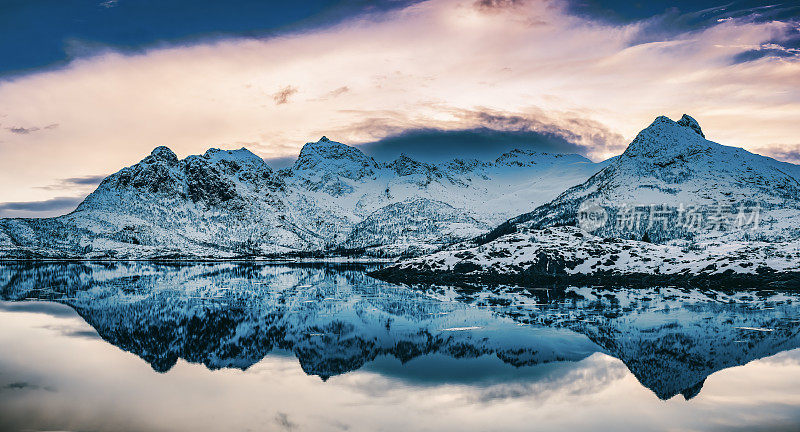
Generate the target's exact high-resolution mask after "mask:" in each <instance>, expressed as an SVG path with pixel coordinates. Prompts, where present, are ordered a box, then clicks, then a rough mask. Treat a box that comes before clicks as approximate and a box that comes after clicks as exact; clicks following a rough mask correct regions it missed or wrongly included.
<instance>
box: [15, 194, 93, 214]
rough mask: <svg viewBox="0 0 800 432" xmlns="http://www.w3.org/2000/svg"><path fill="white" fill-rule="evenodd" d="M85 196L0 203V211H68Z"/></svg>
mask: <svg viewBox="0 0 800 432" xmlns="http://www.w3.org/2000/svg"><path fill="white" fill-rule="evenodd" d="M81 201H83V197H56V198H51V199H48V200H44V201H21V202H5V203H0V213H2V212H6V211H28V212H55V211H59V212H60V211H64V212H68V211H71V210H74V209H75V207H77V206H78V204H80V203H81Z"/></svg>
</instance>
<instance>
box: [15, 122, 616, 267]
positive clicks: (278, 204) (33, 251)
mask: <svg viewBox="0 0 800 432" xmlns="http://www.w3.org/2000/svg"><path fill="white" fill-rule="evenodd" d="M512 162H513V163H512ZM603 166H604V165H603V164H595V163H592V162H591V161H589V160H588V159H585V158H583V157H581V156H577V155H567V156H565V155H552V154H545V153H534V152H522V151H515V152H511V153H509V154H507V155H503V156H501V157H500V158H498V161H497V162H478V161H462V160H453V161H451V162H448V163H445V164H441V165H432V164H425V163H421V162H418V161H415V160H414V159H412V158H411V157H409V156H407V155H402V156H401V157H399V158H397V159H396V160H394V161H392V162H387V163H381V162H377V161H375V160H374V159H372V158H371V157H368V156H366V155H365V154H364V153H362V152H361V151H360V150H359V149H357V148H354V147H350V146H347V145H344V144H341V143H338V142H335V141H331V140H329V139H327V138H325V137H323V138H322V139H320V140H319V141H318V142H315V143H308V144H306V145H305V146H304V147H303V149H302V151H301V152H300V155H299V156H298V158H297V161H296V162H295V163H294V165H293V166H292V167H290V168H287V169H284V170H281V171H280V172H274V171H273V170H271V169H270V168H269V167H268V166H267V164H266V163H265V162H264V161H263V160H262V159H261V158H259V157H258V156H256V155H254V154H253V153H251V152H249V151H248V150H246V149H240V150H219V149H210V150H208V151H207V152H206V153H205V154H203V155H194V156H189V157H187V158H185V159H183V160H179V159H178V157H177V156H176V155H175V154H174V153H173V152H172V151H171V150H170V149H168V148H167V147H158V148H156V149H155V150H153V152H152V153H151V154H150V155H149V156H147V157H145V158H144V159H143V160H142V161H141V162H139V163H138V164H136V165H133V166H131V167H127V168H124V169H122V170H120V171H119V172H117V173H115V174H112V175H111V176H109V177H108V178H106V179H105V180H104V181H103V182H102V183H101V184H100V186H99V187H98V188H97V190H95V191H94V192H93V193H92V194H91V195H89V196H88V197H87V198H86V200H85V201H84V202H83V203H82V204H81V205H80V206H79V207H78V208H77V209H76V210H75V211H74V212H72V213H70V214H69V215H65V216H61V217H58V218H51V219H3V220H0V258H12V259H13V258H37V257H39V258H40V257H52V258H117V259H148V258H234V257H251V256H269V255H281V254H292V253H304V252H315V251H322V252H323V253H326V252H330V251H337V250H342V249H353V250H354V252H349V253H359V254H362V255H372V256H399V255H409V254H415V253H423V252H429V251H432V250H436V249H438V248H440V247H441V246H443V245H446V244H449V243H452V242H457V241H461V240H465V239H468V238H471V237H474V236H476V235H478V234H480V233H482V232H485V231H486V230H488V229H489V228H490V227H491V226H494V225H496V224H498V223H500V222H502V221H503V220H506V219H507V218H509V217H511V216H513V215H515V214H519V213H521V212H522V211H525V210H526V209H528V208H530V207H531V206H535V205H538V204H541V203H543V202H545V201H547V200H549V199H552V198H553V197H555V196H556V195H557V194H558V193H559V192H561V191H562V190H563V189H564V188H566V187H568V186H571V185H574V184H577V183H579V182H581V181H583V180H585V179H586V178H588V177H589V176H591V175H592V174H594V173H595V172H597V171H598V170H599V169H601V168H602V167H603Z"/></svg>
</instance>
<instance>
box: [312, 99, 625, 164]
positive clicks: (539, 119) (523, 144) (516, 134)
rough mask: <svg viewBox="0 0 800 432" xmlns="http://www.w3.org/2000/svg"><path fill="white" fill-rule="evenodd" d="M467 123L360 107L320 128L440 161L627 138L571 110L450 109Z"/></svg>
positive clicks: (378, 148) (602, 151) (599, 150)
mask: <svg viewBox="0 0 800 432" xmlns="http://www.w3.org/2000/svg"><path fill="white" fill-rule="evenodd" d="M448 112H449V113H450V114H452V115H453V116H454V117H456V118H457V119H458V122H457V124H460V125H464V126H463V127H462V128H458V129H454V128H453V124H452V123H442V124H441V125H440V124H436V123H434V124H433V125H431V124H425V123H420V122H415V121H412V120H409V119H408V118H405V117H404V116H403V115H402V114H400V113H398V112H392V111H386V112H380V111H378V112H370V111H364V112H360V114H363V116H364V117H363V119H362V120H361V121H359V122H358V123H355V124H349V125H346V126H344V127H342V128H341V129H338V130H328V131H319V132H318V133H317V135H318V136H322V135H327V136H329V137H331V138H332V139H334V140H335V139H336V137H338V136H342V135H361V136H365V135H366V136H374V137H380V138H378V139H377V140H376V141H373V142H368V143H364V144H358V147H359V148H361V149H362V150H363V151H364V152H365V153H367V154H369V155H370V156H373V157H375V158H376V159H379V160H387V159H388V160H390V159H393V158H395V157H397V156H399V155H400V153H406V154H408V155H409V156H412V157H414V158H416V159H418V160H421V161H426V162H441V161H445V160H451V159H453V158H462V159H464V158H477V159H483V160H489V159H494V158H496V157H498V156H499V155H501V154H502V153H504V152H507V151H509V150H513V149H515V148H519V149H528V150H535V151H543V152H550V153H577V154H580V155H584V156H592V155H608V154H619V153H622V151H623V150H625V147H626V146H627V144H628V143H627V141H626V140H625V139H624V138H623V137H622V135H620V134H618V133H615V132H612V131H611V130H609V129H608V128H607V127H606V126H605V125H603V124H601V123H598V122H595V121H592V120H588V119H585V118H582V117H580V116H577V115H572V114H552V113H550V114H548V113H545V112H544V111H542V110H539V109H530V110H529V111H527V112H524V113H508V112H503V111H496V110H490V109H479V110H459V109H451V110H449V111H448Z"/></svg>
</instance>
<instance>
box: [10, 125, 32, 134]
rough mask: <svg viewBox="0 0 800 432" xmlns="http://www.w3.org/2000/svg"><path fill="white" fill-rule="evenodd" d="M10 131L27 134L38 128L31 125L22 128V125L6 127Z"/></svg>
mask: <svg viewBox="0 0 800 432" xmlns="http://www.w3.org/2000/svg"><path fill="white" fill-rule="evenodd" d="M6 129H8V130H10V131H11V133H15V134H19V135H27V134H29V133H31V132H36V131H38V130H39V128H38V127H31V128H24V127H10V128H6Z"/></svg>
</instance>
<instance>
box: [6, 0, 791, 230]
mask: <svg viewBox="0 0 800 432" xmlns="http://www.w3.org/2000/svg"><path fill="white" fill-rule="evenodd" d="M0 56H1V57H0V58H2V59H3V61H2V62H0V217H10V216H34V217H41V216H51V215H56V214H63V213H65V212H68V211H71V210H72V209H74V207H75V206H76V205H77V204H78V203H79V202H80V201H81V200H82V198H83V197H84V196H85V195H86V194H88V193H89V192H91V191H92V190H93V188H94V187H96V185H97V184H98V183H99V181H100V180H102V178H103V177H104V176H106V175H108V174H111V173H113V172H116V171H117V170H119V169H121V168H122V167H124V166H128V165H131V164H134V163H136V162H138V161H139V160H141V159H142V158H143V157H144V156H146V155H147V154H149V153H150V151H152V149H153V148H155V147H157V146H159V145H166V146H168V147H170V148H171V149H173V150H174V151H175V152H176V153H177V154H178V156H179V157H185V156H187V155H190V154H199V153H203V152H205V150H207V149H208V148H211V147H217V148H223V149H233V148H241V147H246V148H248V149H250V150H251V151H253V152H254V153H256V154H258V155H259V156H261V157H264V158H265V159H266V160H267V162H268V163H269V164H270V165H272V166H274V167H280V166H285V165H286V164H288V163H291V161H292V160H293V158H294V157H295V156H296V155H297V153H298V152H299V149H300V148H301V147H302V145H303V144H304V143H306V142H310V141H317V140H318V139H319V138H320V137H321V136H323V135H325V136H327V137H329V138H330V139H333V140H336V141H340V142H344V143H346V144H351V145H358V146H360V147H361V148H363V149H364V150H365V151H366V152H367V153H368V154H372V155H374V156H375V157H376V158H382V159H386V158H393V157H396V156H397V155H399V154H400V153H403V152H405V153H408V154H409V155H411V156H412V157H415V158H417V159H421V160H427V161H434V162H435V161H439V160H445V159H449V158H453V157H462V158H469V157H478V158H481V159H491V158H494V157H496V156H498V155H499V154H501V153H502V152H504V151H507V150H509V149H511V148H514V147H523V148H532V149H540V150H544V151H551V152H567V153H579V154H582V155H585V156H587V157H589V158H591V159H593V160H602V159H605V158H608V157H611V156H614V155H616V154H619V153H621V152H622V151H623V150H624V149H625V147H626V145H627V144H628V143H629V142H630V140H631V139H632V138H633V137H635V135H636V133H637V132H638V131H639V130H641V129H643V128H644V127H646V126H647V125H648V124H649V123H650V122H651V121H652V120H653V119H654V118H655V117H656V116H658V115H662V114H663V115H667V116H669V117H671V118H673V119H677V118H679V117H680V116H681V114H683V113H688V114H690V115H692V116H693V117H695V118H696V119H697V120H698V121H699V122H700V124H701V126H702V127H703V130H704V132H705V134H706V136H707V137H708V138H709V139H711V140H713V141H716V142H719V143H722V144H726V145H732V146H738V147H743V148H746V149H748V150H750V151H753V152H757V153H760V154H764V155H767V156H771V157H775V158H777V159H781V160H785V161H789V162H795V163H800V122H798V118H800V5H797V4H796V2H781V1H776V2H752V1H732V2H730V1H727V2H723V1H705V0H702V1H673V2H666V1H657V0H656V1H646V2H645V1H642V2H635V1H634V2H630V1H595V0H538V1H536V0H428V1H412V0H409V1H398V0H384V1H377V2H371V1H365V0H328V1H325V0H310V1H304V2H269V1H257V0H241V1H226V2H218V1H203V0H192V1H188V0H105V1H99V0H93V1H88V0H6V1H4V2H2V3H0Z"/></svg>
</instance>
